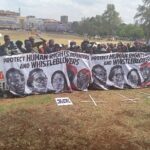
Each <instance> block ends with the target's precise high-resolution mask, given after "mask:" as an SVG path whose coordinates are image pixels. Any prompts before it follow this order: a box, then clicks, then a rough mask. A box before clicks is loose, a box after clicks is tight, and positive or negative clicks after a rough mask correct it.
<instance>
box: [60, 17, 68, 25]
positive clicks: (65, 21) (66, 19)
mask: <svg viewBox="0 0 150 150" xmlns="http://www.w3.org/2000/svg"><path fill="white" fill-rule="evenodd" d="M60 22H61V23H63V24H67V23H68V16H61V17H60Z"/></svg>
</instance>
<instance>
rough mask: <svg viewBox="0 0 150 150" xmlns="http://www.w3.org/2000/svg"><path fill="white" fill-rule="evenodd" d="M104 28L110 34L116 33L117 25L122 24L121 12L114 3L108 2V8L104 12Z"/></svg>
mask: <svg viewBox="0 0 150 150" xmlns="http://www.w3.org/2000/svg"><path fill="white" fill-rule="evenodd" d="M102 19H103V29H104V30H105V32H106V34H108V35H115V33H116V29H117V27H118V26H119V25H120V24H121V22H122V21H121V18H120V17H119V13H118V12H117V11H116V10H115V5H114V4H108V5H107V9H106V10H105V11H104V13H103V14H102Z"/></svg>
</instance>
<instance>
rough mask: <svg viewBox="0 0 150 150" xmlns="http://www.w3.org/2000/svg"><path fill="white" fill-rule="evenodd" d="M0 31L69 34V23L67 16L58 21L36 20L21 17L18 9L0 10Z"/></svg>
mask: <svg viewBox="0 0 150 150" xmlns="http://www.w3.org/2000/svg"><path fill="white" fill-rule="evenodd" d="M0 29H11V30H13V29H21V30H27V31H32V30H34V31H37V30H39V31H47V32H51V31H52V32H69V31H71V23H69V22H68V16H61V17H60V21H57V20H54V19H43V18H36V17H35V16H26V17H23V16H21V9H20V8H19V11H18V12H12V11H4V10H0Z"/></svg>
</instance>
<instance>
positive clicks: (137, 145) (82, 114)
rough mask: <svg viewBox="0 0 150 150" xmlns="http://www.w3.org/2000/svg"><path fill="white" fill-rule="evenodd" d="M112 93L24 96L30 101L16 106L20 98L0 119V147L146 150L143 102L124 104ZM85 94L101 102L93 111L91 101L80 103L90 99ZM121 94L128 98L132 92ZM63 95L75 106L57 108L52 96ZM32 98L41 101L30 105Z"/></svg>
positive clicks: (148, 129) (149, 132) (148, 136)
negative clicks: (13, 107)
mask: <svg viewBox="0 0 150 150" xmlns="http://www.w3.org/2000/svg"><path fill="white" fill-rule="evenodd" d="M116 92H117V91H89V92H74V93H71V94H68V93H63V94H58V95H55V94H52V95H45V96H33V97H30V98H29V97H28V98H27V101H28V102H26V101H25V102H23V101H22V103H24V105H23V104H22V103H21V106H22V105H23V106H24V107H20V102H19V101H20V100H19V99H18V100H17V101H15V103H16V105H17V106H15V109H9V111H8V110H7V111H6V112H5V113H2V114H1V115H0V149H2V150H66V149H69V150H70V149H71V150H98V149H100V150H101V149H102V150H148V149H149V148H150V124H149V123H150V122H149V121H150V118H149V114H150V110H149V106H148V105H147V104H145V103H144V99H143V100H141V101H139V102H138V103H133V104H129V103H124V102H123V103H122V102H121V98H120V97H119V96H118V95H117V94H116ZM118 92H121V93H122V92H123V91H118ZM132 92H133V91H132ZM135 93H137V91H135ZM89 94H90V95H92V97H93V98H94V99H95V101H105V103H101V102H100V103H97V104H98V106H97V107H95V106H94V104H93V103H92V102H88V103H82V101H83V100H87V101H91V100H90V98H89ZM123 94H124V95H130V91H129V92H128V91H124V93H123ZM63 96H64V97H66V96H67V97H68V96H69V97H70V99H71V100H72V101H73V104H74V105H73V106H65V107H57V105H56V103H55V101H54V98H55V97H63ZM137 96H140V98H141V99H142V98H143V96H142V95H137ZM33 98H34V101H35V100H36V99H37V98H38V99H43V101H45V102H44V103H41V101H40V100H39V101H37V103H33V102H32V101H31V100H30V99H33ZM5 103H6V104H7V102H5ZM11 103H12V104H13V101H12V102H11ZM9 104H10V101H9ZM29 104H30V105H29ZM2 105H4V103H3V104H2Z"/></svg>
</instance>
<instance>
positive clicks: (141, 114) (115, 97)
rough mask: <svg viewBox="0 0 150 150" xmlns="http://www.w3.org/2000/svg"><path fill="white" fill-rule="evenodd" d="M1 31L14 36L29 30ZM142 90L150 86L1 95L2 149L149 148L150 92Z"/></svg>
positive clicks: (57, 37)
mask: <svg viewBox="0 0 150 150" xmlns="http://www.w3.org/2000/svg"><path fill="white" fill-rule="evenodd" d="M0 33H2V34H9V35H10V37H11V39H12V40H14V41H16V40H18V39H19V40H22V41H23V40H24V39H26V38H28V37H29V36H30V35H31V34H30V33H27V32H22V31H17V32H15V31H0ZM42 37H44V38H45V39H47V40H48V39H54V40H55V41H56V42H58V43H64V44H67V43H68V40H75V41H77V43H78V44H80V43H81V41H82V40H83V38H82V37H78V36H73V35H66V34H52V33H51V34H46V33H42ZM0 42H1V43H3V38H0ZM101 42H107V41H101ZM140 92H144V93H148V94H150V88H145V89H136V90H131V89H130V90H109V91H102V90H101V91H88V92H77V91H74V92H73V93H62V94H45V95H33V96H28V97H24V98H13V99H0V150H150V95H147V94H144V93H140ZM89 94H90V95H91V96H92V97H93V99H94V100H95V101H96V104H97V106H95V105H94V103H93V102H92V101H91V99H90V97H89ZM56 97H69V98H70V99H71V100H72V102H73V105H72V106H57V105H56V102H55V100H54V99H55V98H56ZM123 97H127V98H126V99H125V98H123ZM136 98H138V99H136ZM130 99H135V101H131V100H130ZM83 101H87V102H83Z"/></svg>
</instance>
